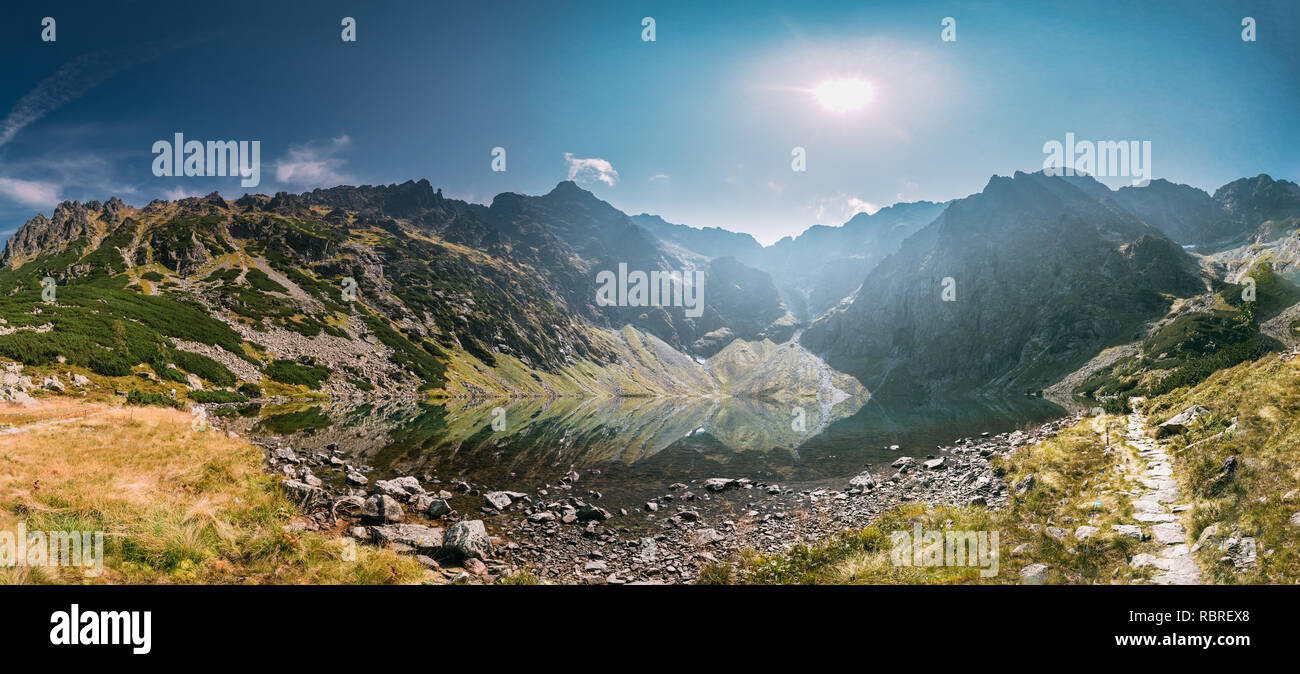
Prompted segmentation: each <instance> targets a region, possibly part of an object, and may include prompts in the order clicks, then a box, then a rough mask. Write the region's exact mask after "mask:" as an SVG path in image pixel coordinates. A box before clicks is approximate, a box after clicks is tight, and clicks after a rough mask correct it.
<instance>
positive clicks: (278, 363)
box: [266, 360, 330, 390]
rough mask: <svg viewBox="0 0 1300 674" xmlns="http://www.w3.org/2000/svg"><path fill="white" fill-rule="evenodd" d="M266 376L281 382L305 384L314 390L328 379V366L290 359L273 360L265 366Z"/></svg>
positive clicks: (297, 384)
mask: <svg viewBox="0 0 1300 674" xmlns="http://www.w3.org/2000/svg"><path fill="white" fill-rule="evenodd" d="M266 376H268V377H270V378H271V380H272V381H278V382H280V383H281V384H290V385H295V386H306V387H307V388H309V389H312V390H316V389H319V388H320V385H321V382H323V381H325V380H326V379H329V376H330V371H329V368H326V367H323V366H320V365H299V364H298V363H296V362H294V361H292V360H275V361H272V362H271V364H270V365H269V366H267V368H266Z"/></svg>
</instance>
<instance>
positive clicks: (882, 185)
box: [0, 0, 1300, 243]
mask: <svg viewBox="0 0 1300 674" xmlns="http://www.w3.org/2000/svg"><path fill="white" fill-rule="evenodd" d="M45 16H52V17H54V18H55V19H56V21H57V24H56V25H57V40H56V41H55V42H52V43H46V42H42V41H41V40H40V32H41V19H42V18H43V17H45ZM344 16H352V17H355V19H356V21H357V41H356V42H355V43H345V42H343V41H342V40H341V39H340V32H341V30H342V28H341V26H340V22H341V19H342V17H344ZM646 16H651V17H654V18H655V22H656V41H655V42H643V41H642V39H641V33H642V25H641V20H642V18H643V17H646ZM1244 16H1252V17H1254V18H1255V19H1256V25H1257V34H1258V39H1257V41H1256V42H1243V41H1242V39H1241V31H1242V27H1241V20H1242V17H1244ZM944 17H953V18H954V19H955V20H956V22H957V24H956V28H957V33H956V36H957V39H956V41H955V42H944V41H943V40H941V39H940V33H941V30H942V26H941V25H940V22H941V20H942V19H943V18H944ZM1297 26H1300V3H1296V2H1286V1H1282V2H1247V3H1229V2H1178V3H1147V2H1143V3H1136V2H1096V3H1092V2H1089V3H1075V2H1071V3H1064V2H1062V3H1045V2H969V3H965V2H938V3H926V2H907V3H901V2H900V3H892V2H891V3H873V2H865V1H862V0H854V1H852V2H831V1H826V2H816V1H804V2H765V1H762V0H750V1H748V2H710V3H702V2H614V3H610V2H544V3H543V2H521V3H511V2H458V3H442V2H409V3H406V2H357V1H355V0H354V1H352V2H310V3H292V4H291V3H287V2H264V3H256V4H252V3H250V4H231V3H215V2H214V3H145V2H120V3H95V4H82V3H62V2H60V3H48V2H46V3H23V2H19V3H17V4H15V3H7V11H6V12H4V20H3V21H0V35H3V40H2V41H0V51H2V52H3V56H4V63H5V77H4V79H3V81H2V82H0V114H6V113H7V116H6V117H5V119H4V121H3V122H0V235H2V236H4V237H6V238H7V237H8V235H9V233H11V232H12V230H13V229H14V228H15V227H16V226H18V225H20V224H21V223H22V222H24V221H26V220H27V219H28V218H30V217H32V216H33V215H35V214H36V213H38V212H40V213H45V214H47V215H48V214H50V213H51V212H52V206H53V203H54V202H56V201H57V200H64V199H67V200H72V199H77V200H82V201H86V200H91V199H101V200H102V199H106V198H108V197H110V196H114V195H117V196H120V197H122V198H123V199H124V200H125V201H127V202H128V203H131V204H136V205H143V204H145V203H147V202H148V201H149V200H151V199H154V198H167V197H174V196H178V195H195V194H205V193H207V192H210V191H213V190H217V191H220V192H221V193H222V194H223V195H225V196H227V197H232V198H233V197H237V196H238V195H240V194H242V193H244V192H246V191H252V192H262V193H274V192H277V191H282V190H284V191H306V190H309V189H312V188H314V187H318V186H329V185H334V184H340V183H348V184H361V183H368V184H376V183H389V182H401V181H404V180H407V179H418V178H428V179H429V180H430V182H432V183H433V184H434V185H435V186H437V187H441V188H442V189H443V190H444V193H445V194H447V195H449V196H453V197H458V198H462V199H468V200H471V201H477V202H490V200H491V198H492V196H494V195H495V194H497V193H500V192H505V191H514V192H523V193H529V194H536V193H544V192H547V191H549V190H550V189H551V188H552V187H554V185H555V183H557V182H558V181H560V180H564V179H566V178H568V177H570V175H573V177H574V178H575V179H577V180H578V181H579V183H580V184H583V185H584V186H585V187H587V188H588V189H591V190H592V191H593V192H595V193H596V194H597V195H598V196H600V197H601V198H603V199H606V200H608V201H609V202H611V203H612V204H614V205H615V206H617V207H619V208H620V209H622V210H624V211H627V212H629V213H639V212H643V211H644V212H651V213H657V214H660V215H662V216H664V217H665V218H666V219H668V220H669V221H672V222H680V223H685V224H690V225H695V226H722V227H726V228H728V229H733V230H737V231H745V232H749V233H751V234H754V235H755V236H756V237H757V238H758V239H759V240H760V241H762V242H764V243H770V242H772V241H774V240H776V239H777V238H779V237H781V236H784V235H791V234H797V233H798V232H800V231H802V230H803V229H805V228H807V227H808V226H810V225H812V224H815V223H823V224H839V223H842V222H844V221H845V220H847V219H848V217H850V216H851V215H852V214H853V213H854V212H855V211H856V210H862V209H867V210H871V209H874V208H877V207H880V206H884V205H888V204H890V203H894V202H896V201H900V200H902V201H913V200H917V199H930V200H946V199H949V198H953V197H960V196H964V195H966V194H970V193H972V192H976V191H979V190H980V189H981V188H982V187H983V186H984V184H985V183H986V182H987V181H988V178H989V176H990V175H993V174H1002V175H1006V174H1009V173H1011V172H1013V171H1015V170H1026V171H1033V170H1037V169H1039V168H1041V167H1042V164H1043V159H1044V156H1045V155H1044V153H1043V144H1044V143H1045V142H1047V141H1050V140H1064V137H1065V134H1066V132H1073V133H1074V134H1075V135H1076V137H1077V138H1079V139H1095V140H1149V141H1151V143H1152V168H1153V173H1154V175H1155V177H1162V178H1166V179H1169V180H1173V181H1176V182H1183V183H1188V184H1191V185H1194V186H1197V187H1201V188H1203V189H1207V190H1209V191H1213V190H1214V188H1216V187H1218V186H1219V185H1221V184H1223V183H1225V182H1227V181H1229V180H1232V179H1235V178H1238V177H1242V176H1253V175H1256V174H1258V173H1269V174H1270V175H1273V176H1274V177H1278V178H1288V179H1292V180H1295V179H1296V178H1297V177H1298V176H1300V159H1298V158H1297V156H1298V155H1297V153H1296V148H1297V147H1300V142H1298V141H1300V138H1298V137H1297V136H1300V131H1297V129H1300V44H1298V43H1297V42H1296V40H1295V31H1296V27H1297ZM836 79H857V80H861V81H865V82H867V83H869V84H870V86H871V87H872V89H873V91H874V95H873V97H872V99H871V101H870V102H869V103H867V105H866V106H865V107H863V108H861V109H859V110H856V111H853V112H837V111H833V110H828V109H826V107H824V106H823V105H821V104H820V103H819V102H818V100H817V99H816V97H815V96H814V95H813V93H812V91H811V90H812V89H813V88H815V87H816V86H817V85H818V84H820V83H823V82H825V81H828V80H836ZM175 132H183V133H184V134H185V136H186V138H187V139H194V140H231V139H233V140H260V141H261V146H262V147H261V162H262V179H261V184H260V185H259V186H258V187H256V188H242V187H240V186H239V180H238V178H237V177H230V178H221V177H213V178H206V177H204V178H183V177H180V178H171V177H161V178H160V177H155V176H154V175H153V174H152V172H151V165H152V161H153V157H154V155H153V154H152V153H151V147H152V145H153V143H154V142H155V141H157V140H164V139H167V140H169V139H171V137H172V134H173V133H175ZM497 146H500V147H504V148H505V149H506V161H507V164H506V166H507V170H506V171H505V172H493V171H492V170H491V159H492V157H491V154H490V153H491V150H492V148H493V147H497ZM796 146H799V147H803V148H805V150H806V153H807V171H805V172H795V171H793V170H791V151H792V148H794V147H796ZM584 160H585V161H584ZM615 172H616V173H617V177H615V175H614V173H615ZM1105 182H1108V183H1109V184H1111V185H1112V186H1119V185H1122V184H1126V182H1127V179H1126V178H1116V179H1108V180H1105Z"/></svg>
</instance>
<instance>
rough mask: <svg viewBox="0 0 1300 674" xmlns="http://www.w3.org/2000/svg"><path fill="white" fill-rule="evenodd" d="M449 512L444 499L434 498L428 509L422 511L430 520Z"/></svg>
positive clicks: (449, 509) (449, 508)
mask: <svg viewBox="0 0 1300 674" xmlns="http://www.w3.org/2000/svg"><path fill="white" fill-rule="evenodd" d="M449 512H451V506H449V505H447V500H446V499H441V498H436V499H433V500H432V501H429V507H427V508H425V509H424V514H425V515H426V516H428V517H430V518H433V519H437V518H439V517H442V516H443V515H446V514H447V513H449Z"/></svg>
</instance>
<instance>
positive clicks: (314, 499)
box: [280, 480, 330, 511]
mask: <svg viewBox="0 0 1300 674" xmlns="http://www.w3.org/2000/svg"><path fill="white" fill-rule="evenodd" d="M280 488H281V489H283V490H284V492H285V494H287V495H288V496H289V498H291V499H293V501H294V502H295V503H297V504H298V508H299V509H300V510H303V511H310V510H314V509H316V508H323V507H328V506H329V504H330V499H329V495H328V494H326V493H325V490H324V489H321V488H320V487H316V486H313V485H310V484H307V483H306V482H300V481H298V480H285V481H283V482H281V483H280Z"/></svg>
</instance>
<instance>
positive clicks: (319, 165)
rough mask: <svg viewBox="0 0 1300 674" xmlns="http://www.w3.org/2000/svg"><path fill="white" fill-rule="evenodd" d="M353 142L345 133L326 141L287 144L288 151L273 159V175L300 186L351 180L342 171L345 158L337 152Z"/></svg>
mask: <svg viewBox="0 0 1300 674" xmlns="http://www.w3.org/2000/svg"><path fill="white" fill-rule="evenodd" d="M351 144H352V139H351V138H349V137H348V136H347V134H344V135H342V136H339V137H338V138H331V139H329V141H327V142H325V141H312V142H309V143H303V144H302V145H295V146H292V147H290V148H289V154H288V156H286V157H285V158H283V159H279V160H277V161H276V162H275V179H276V180H278V181H280V182H282V183H287V184H291V185H301V186H303V187H334V186H336V185H343V184H346V183H350V182H353V180H352V178H351V177H350V176H348V175H346V174H344V173H343V172H342V171H341V170H340V169H342V168H343V164H344V163H345V160H343V159H341V158H340V157H338V156H337V155H338V154H339V153H341V152H343V151H344V150H346V149H347V148H348V147H349V146H350V145H351Z"/></svg>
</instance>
